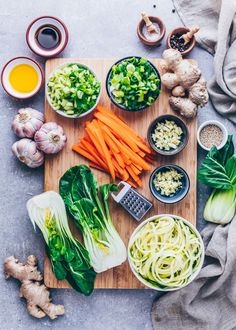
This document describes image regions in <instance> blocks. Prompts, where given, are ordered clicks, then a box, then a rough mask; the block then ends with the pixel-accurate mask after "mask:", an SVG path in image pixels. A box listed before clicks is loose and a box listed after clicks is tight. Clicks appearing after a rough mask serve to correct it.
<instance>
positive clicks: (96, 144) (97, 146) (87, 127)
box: [85, 124, 104, 160]
mask: <svg viewBox="0 0 236 330" xmlns="http://www.w3.org/2000/svg"><path fill="white" fill-rule="evenodd" d="M90 125H91V124H88V125H86V127H85V130H86V132H87V133H88V135H89V138H90V140H91V141H92V142H93V144H94V146H95V148H96V149H97V152H98V153H99V154H100V156H101V158H102V159H103V160H104V158H103V154H102V153H101V145H100V144H99V142H98V139H97V138H96V136H95V134H94V131H93V129H92V128H91V126H90Z"/></svg>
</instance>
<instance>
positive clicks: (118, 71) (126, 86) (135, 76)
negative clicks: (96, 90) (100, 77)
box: [106, 56, 161, 112]
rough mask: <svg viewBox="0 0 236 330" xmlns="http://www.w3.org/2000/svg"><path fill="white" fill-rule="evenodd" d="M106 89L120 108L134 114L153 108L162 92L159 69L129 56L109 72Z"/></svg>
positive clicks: (143, 60)
mask: <svg viewBox="0 0 236 330" xmlns="http://www.w3.org/2000/svg"><path fill="white" fill-rule="evenodd" d="M106 89H107V93H108V96H109V97H110V99H111V101H112V102H113V103H114V104H115V105H116V106H118V107H119V108H121V109H123V110H126V111H130V112H134V111H140V110H144V109H145V108H147V107H149V106H151V105H152V104H153V103H154V102H155V101H156V99H157V98H158V96H159V94H160V91H161V78H160V74H159V71H158V70H157V68H156V67H155V66H154V65H153V64H152V63H151V62H150V61H148V60H147V59H146V58H143V57H139V56H129V57H125V58H122V59H121V60H119V61H117V62H116V63H115V64H114V65H113V66H112V67H111V69H110V70H109V72H108V75H107V79H106Z"/></svg>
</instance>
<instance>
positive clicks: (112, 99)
mask: <svg viewBox="0 0 236 330" xmlns="http://www.w3.org/2000/svg"><path fill="white" fill-rule="evenodd" d="M133 57H136V58H141V56H127V57H123V58H122V59H120V60H119V61H117V62H115V63H114V64H113V65H112V67H113V66H114V65H117V64H119V63H121V62H122V61H124V60H126V59H128V58H133ZM148 63H149V64H150V65H151V67H152V68H153V71H154V72H155V74H156V75H157V76H158V78H159V80H160V82H159V86H158V87H159V90H160V91H161V75H160V73H159V71H158V70H157V68H156V67H155V66H154V65H153V64H152V63H151V62H150V61H148ZM112 67H111V68H110V70H109V71H108V74H107V77H106V90H107V94H108V96H109V98H110V100H111V102H112V103H113V104H115V105H116V106H117V107H118V108H120V109H122V110H125V111H128V112H136V111H141V110H144V109H147V108H148V107H150V106H152V105H153V103H154V102H155V101H156V100H157V99H158V96H159V95H160V92H159V94H158V95H157V97H156V99H155V100H154V101H153V103H152V104H151V105H144V106H141V107H139V108H138V109H132V110H130V109H127V108H126V107H125V106H124V105H122V104H119V103H117V102H116V100H115V98H114V96H113V95H112V93H111V91H110V86H109V82H110V78H111V73H112Z"/></svg>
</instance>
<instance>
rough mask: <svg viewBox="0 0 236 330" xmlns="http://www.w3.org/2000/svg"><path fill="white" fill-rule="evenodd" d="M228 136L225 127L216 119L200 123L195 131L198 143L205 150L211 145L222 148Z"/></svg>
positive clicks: (209, 148)
mask: <svg viewBox="0 0 236 330" xmlns="http://www.w3.org/2000/svg"><path fill="white" fill-rule="evenodd" d="M227 138H228V132H227V129H226V127H225V126H224V125H223V124H222V123H221V122H219V121H218V120H208V121H205V122H204V123H202V124H201V125H200V127H199V128H198V131H197V141H198V144H199V145H200V146H201V147H202V148H203V149H204V150H206V151H209V150H211V148H212V147H213V146H216V148H217V149H221V148H223V146H224V145H225V143H226V141H227Z"/></svg>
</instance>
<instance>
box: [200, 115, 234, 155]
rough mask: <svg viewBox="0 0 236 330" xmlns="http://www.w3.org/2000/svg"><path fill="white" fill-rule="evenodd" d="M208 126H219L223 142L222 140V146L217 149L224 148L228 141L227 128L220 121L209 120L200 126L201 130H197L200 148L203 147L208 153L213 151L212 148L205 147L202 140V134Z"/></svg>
mask: <svg viewBox="0 0 236 330" xmlns="http://www.w3.org/2000/svg"><path fill="white" fill-rule="evenodd" d="M207 125H215V126H218V127H219V128H220V129H221V130H222V133H223V140H222V142H221V144H220V145H219V146H218V147H217V149H221V148H223V146H224V145H225V143H226V142H227V139H228V131H227V129H226V127H225V126H224V125H223V124H222V123H221V122H219V121H218V120H207V121H205V122H204V123H202V124H201V125H200V126H199V128H198V130H197V142H198V144H199V145H200V147H202V149H204V150H206V151H209V150H210V149H211V148H207V147H206V146H204V145H203V144H202V143H201V140H200V132H201V130H202V129H203V127H205V126H207Z"/></svg>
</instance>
